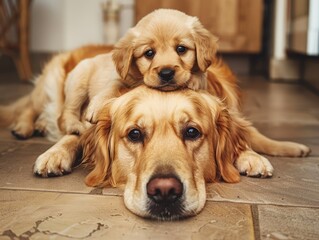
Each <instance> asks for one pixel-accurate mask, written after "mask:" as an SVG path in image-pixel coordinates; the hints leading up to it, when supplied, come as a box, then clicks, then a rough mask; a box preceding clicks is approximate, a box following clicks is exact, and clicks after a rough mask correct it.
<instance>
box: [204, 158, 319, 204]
mask: <svg viewBox="0 0 319 240" xmlns="http://www.w3.org/2000/svg"><path fill="white" fill-rule="evenodd" d="M269 159H270V162H271V163H272V165H273V167H274V169H275V172H274V175H273V177H272V178H267V179H259V178H249V177H245V176H242V177H241V182H239V183H236V184H229V183H214V184H209V185H208V187H207V198H208V199H209V200H214V201H231V202H244V203H256V204H258V203H259V204H277V205H287V206H289V205H297V206H311V207H319V197H318V196H319V174H318V172H319V159H318V158H311V157H309V158H275V157H272V158H269Z"/></svg>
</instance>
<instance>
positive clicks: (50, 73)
mask: <svg viewBox="0 0 319 240" xmlns="http://www.w3.org/2000/svg"><path fill="white" fill-rule="evenodd" d="M111 50H112V47H111V46H105V45H88V46H84V47H81V48H78V49H75V50H73V51H69V52H64V53H60V54H57V55H55V56H54V57H53V58H52V59H51V60H50V61H49V62H48V63H47V64H46V65H45V67H44V68H43V71H42V73H41V74H40V75H39V76H38V77H37V78H36V79H35V82H34V83H35V87H34V89H33V91H32V92H31V93H30V94H28V95H26V96H24V97H22V98H20V99H18V100H16V101H15V102H13V103H11V104H9V105H7V106H0V127H6V126H9V125H12V131H13V133H14V135H16V136H17V137H18V138H28V137H30V136H31V135H32V134H33V131H34V130H35V126H34V124H35V121H36V120H37V119H38V117H39V115H40V114H42V113H43V111H44V108H45V107H46V106H47V105H48V104H49V103H50V105H51V106H50V110H49V111H50V112H51V113H54V114H55V115H58V114H59V112H61V110H60V109H62V105H63V103H64V93H63V92H64V84H65V80H66V77H67V75H68V73H69V72H71V71H72V70H73V69H74V67H75V66H76V65H77V64H78V63H79V62H80V61H82V60H83V59H86V58H91V57H94V56H96V55H98V54H103V53H107V52H110V51H111ZM53 102H54V103H53ZM47 112H48V111H47ZM22 123H23V124H22Z"/></svg>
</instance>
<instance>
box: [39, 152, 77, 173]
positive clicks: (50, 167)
mask: <svg viewBox="0 0 319 240" xmlns="http://www.w3.org/2000/svg"><path fill="white" fill-rule="evenodd" d="M72 163H73V159H72V156H71V154H70V153H69V152H68V151H66V150H65V149H63V148H54V147H53V148H51V149H49V150H48V151H46V152H45V153H43V154H41V155H40V156H39V157H38V158H37V160H36V161H35V163H34V167H33V172H34V174H35V175H37V176H40V177H55V176H62V175H65V174H68V173H70V172H71V170H72V169H71V167H72Z"/></svg>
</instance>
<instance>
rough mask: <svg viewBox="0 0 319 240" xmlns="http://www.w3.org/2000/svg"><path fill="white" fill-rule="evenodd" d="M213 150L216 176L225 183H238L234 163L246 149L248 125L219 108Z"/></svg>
mask: <svg viewBox="0 0 319 240" xmlns="http://www.w3.org/2000/svg"><path fill="white" fill-rule="evenodd" d="M215 124H216V130H217V134H215V140H214V149H215V160H216V163H217V167H218V175H219V176H220V177H222V178H223V180H224V181H225V182H229V183H234V182H239V180H240V175H239V172H238V170H237V169H236V168H235V166H234V163H235V161H236V159H237V158H238V156H239V155H240V153H241V152H242V151H244V150H246V149H247V148H248V144H247V143H248V141H247V136H248V133H247V129H248V126H249V125H250V124H249V123H248V122H247V121H245V120H244V119H242V118H241V117H240V116H239V115H238V113H230V112H229V111H228V110H227V109H226V108H224V107H223V108H221V110H220V111H219V113H218V116H217V118H216V121H215Z"/></svg>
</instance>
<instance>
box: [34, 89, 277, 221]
mask: <svg viewBox="0 0 319 240" xmlns="http://www.w3.org/2000/svg"><path fill="white" fill-rule="evenodd" d="M97 119H98V121H97V124H95V125H93V126H92V127H91V128H90V129H89V130H88V131H86V132H84V134H83V135H82V136H81V137H80V139H79V138H78V137H77V136H74V135H66V136H64V137H63V138H62V140H61V141H60V142H58V143H57V144H56V145H54V146H53V147H52V148H51V149H49V150H48V151H47V152H46V153H44V154H43V155H41V156H40V157H39V159H38V160H37V161H36V164H35V170H37V171H38V170H40V169H44V168H47V170H46V171H55V172H51V173H58V172H59V171H61V169H62V170H63V169H66V168H65V167H66V166H72V164H73V162H74V161H75V160H76V156H77V154H78V153H79V152H80V153H81V154H82V157H83V162H84V163H86V164H87V165H89V166H91V167H92V170H91V172H90V173H89V175H88V176H87V177H86V184H87V185H89V186H100V187H101V186H113V187H119V186H123V187H124V201H125V205H126V207H127V208H128V209H130V210H131V211H132V212H134V213H135V214H137V215H139V216H142V217H151V218H156V219H162V220H169V219H178V218H183V217H187V216H191V215H195V214H197V213H198V212H199V211H201V210H202V208H203V207H204V204H205V201H206V191H205V182H214V181H217V180H220V179H223V180H224V181H226V182H231V183H234V182H238V181H239V180H240V176H239V174H240V173H243V174H245V175H248V176H254V177H256V176H258V177H270V176H272V173H273V167H272V166H271V164H270V162H269V161H268V160H267V159H266V158H265V157H263V156H261V155H259V154H257V153H255V152H254V151H252V150H251V148H250V147H249V145H250V139H249V133H248V131H249V128H250V123H249V122H247V121H245V120H244V119H243V118H241V117H240V115H239V113H238V112H233V111H231V110H229V109H228V107H227V106H226V105H225V104H224V103H223V102H222V101H221V100H220V99H219V98H218V97H215V96H213V95H211V94H209V93H207V92H206V91H199V92H196V91H193V90H190V89H187V88H186V89H182V90H180V91H175V92H162V91H158V90H155V89H151V88H148V87H146V86H145V85H142V86H139V87H137V88H135V89H133V90H131V91H129V92H128V93H126V94H124V95H122V96H121V97H118V98H114V99H112V100H110V101H108V103H107V104H105V106H104V108H103V110H102V111H101V112H100V113H99V116H97ZM61 143H63V145H61Z"/></svg>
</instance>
